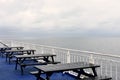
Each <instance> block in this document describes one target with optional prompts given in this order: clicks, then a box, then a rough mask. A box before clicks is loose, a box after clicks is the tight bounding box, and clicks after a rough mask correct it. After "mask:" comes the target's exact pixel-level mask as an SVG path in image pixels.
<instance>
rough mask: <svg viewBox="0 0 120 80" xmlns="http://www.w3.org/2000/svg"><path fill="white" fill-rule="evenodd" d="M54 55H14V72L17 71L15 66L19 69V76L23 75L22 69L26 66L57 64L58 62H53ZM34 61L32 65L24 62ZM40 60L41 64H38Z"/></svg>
mask: <svg viewBox="0 0 120 80" xmlns="http://www.w3.org/2000/svg"><path fill="white" fill-rule="evenodd" d="M55 56H56V55H54V54H31V55H15V57H16V65H15V70H17V65H18V64H19V65H20V67H21V74H23V68H25V67H26V66H33V65H46V64H57V63H59V62H55V61H54V57H55ZM28 59H29V61H34V62H33V63H30V62H29V63H25V61H27V60H28ZM40 60H42V62H40Z"/></svg>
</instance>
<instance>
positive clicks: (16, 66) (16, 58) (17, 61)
mask: <svg viewBox="0 0 120 80" xmlns="http://www.w3.org/2000/svg"><path fill="white" fill-rule="evenodd" d="M17 64H18V58H16V65H15V70H17Z"/></svg>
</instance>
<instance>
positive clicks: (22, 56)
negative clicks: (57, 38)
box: [15, 54, 56, 58]
mask: <svg viewBox="0 0 120 80" xmlns="http://www.w3.org/2000/svg"><path fill="white" fill-rule="evenodd" d="M47 56H56V55H55V54H30V55H15V57H16V58H31V57H47Z"/></svg>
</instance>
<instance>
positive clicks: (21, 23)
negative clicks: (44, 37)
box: [0, 0, 120, 34]
mask: <svg viewBox="0 0 120 80" xmlns="http://www.w3.org/2000/svg"><path fill="white" fill-rule="evenodd" d="M119 3H120V1H119V0H74V1H73V0H69V1H68V0H9V1H8V0H0V27H1V29H3V27H4V29H7V28H8V27H10V28H12V29H11V31H12V33H14V32H16V31H17V30H20V32H23V33H25V32H26V34H27V32H34V33H35V32H36V33H40V31H41V32H44V31H45V32H47V33H51V32H53V33H55V32H56V33H59V32H62V31H63V32H69V33H70V32H71V33H72V32H73V33H75V32H77V33H90V31H95V30H96V31H101V32H102V31H104V32H106V31H107V32H109V33H110V32H111V33H116V31H117V32H119V31H120V28H119V26H120V23H119V20H120V15H119V14H120V10H119V7H120V5H119ZM7 30H9V29H7ZM96 31H95V32H96ZM16 33H17V32H16ZM96 33H97V32H96ZM40 34H42V33H40Z"/></svg>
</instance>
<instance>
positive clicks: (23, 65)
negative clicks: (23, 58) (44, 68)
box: [18, 61, 60, 75]
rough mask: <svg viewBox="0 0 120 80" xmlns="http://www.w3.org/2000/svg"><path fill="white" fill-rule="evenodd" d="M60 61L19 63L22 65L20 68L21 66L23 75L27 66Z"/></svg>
mask: <svg viewBox="0 0 120 80" xmlns="http://www.w3.org/2000/svg"><path fill="white" fill-rule="evenodd" d="M58 63H60V62H57V61H55V62H33V63H22V64H21V63H18V64H19V65H20V68H21V74H22V75H23V69H24V68H25V67H26V66H34V65H47V64H48V65H49V64H58Z"/></svg>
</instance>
